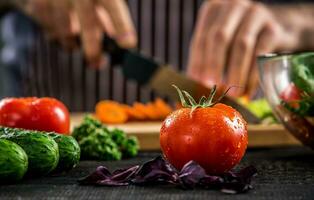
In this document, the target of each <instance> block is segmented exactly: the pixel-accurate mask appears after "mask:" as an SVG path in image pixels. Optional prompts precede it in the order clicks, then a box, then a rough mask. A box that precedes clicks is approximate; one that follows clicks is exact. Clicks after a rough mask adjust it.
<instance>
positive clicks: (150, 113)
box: [133, 102, 157, 120]
mask: <svg viewBox="0 0 314 200" xmlns="http://www.w3.org/2000/svg"><path fill="white" fill-rule="evenodd" d="M133 108H134V109H136V110H138V111H139V112H141V113H144V114H145V116H146V119H147V120H155V119H156V115H157V114H156V113H155V112H154V110H152V109H151V108H149V107H147V105H145V104H142V103H139V102H135V103H134V104H133Z"/></svg>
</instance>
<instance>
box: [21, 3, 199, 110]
mask: <svg viewBox="0 0 314 200" xmlns="http://www.w3.org/2000/svg"><path fill="white" fill-rule="evenodd" d="M201 2H202V1H201V0H129V1H128V4H129V7H130V11H131V14H132V18H133V21H134V23H135V26H136V29H137V33H138V38H139V43H138V50H139V51H140V52H142V53H143V54H146V55H149V56H153V57H155V59H157V60H159V61H160V62H164V63H170V64H171V66H172V67H173V68H175V69H178V70H184V69H185V67H186V63H187V56H188V49H189V48H188V47H189V42H190V38H191V35H192V30H193V26H194V22H195V19H196V15H197V10H198V8H199V6H200V4H201ZM35 38H36V41H35V45H34V48H33V49H32V50H31V51H30V52H29V53H28V58H27V59H26V60H27V62H26V63H25V65H27V66H25V69H27V73H26V75H25V76H24V80H23V92H24V95H25V96H53V97H56V98H58V99H60V100H61V101H63V102H64V103H65V104H66V105H67V106H68V107H69V108H70V110H71V111H91V110H93V108H94V105H95V103H96V102H97V101H99V100H100V99H113V100H116V101H119V102H124V103H128V104H131V103H133V102H134V101H142V102H146V101H149V100H151V99H153V98H154V97H155V95H156V94H154V93H153V92H152V91H151V90H150V89H149V88H145V87H139V86H138V85H137V84H136V83H135V82H130V81H126V80H125V79H124V78H123V76H122V74H121V70H120V69H119V68H112V67H111V66H107V67H106V68H105V69H103V70H100V71H96V70H93V69H88V68H87V67H86V65H85V63H84V59H83V56H82V52H81V51H80V50H76V51H72V52H66V51H65V50H62V49H61V48H60V47H59V46H58V45H57V44H54V43H51V42H48V41H47V40H45V39H44V37H43V36H42V35H40V34H38V35H36V37H35ZM139 73H140V72H139Z"/></svg>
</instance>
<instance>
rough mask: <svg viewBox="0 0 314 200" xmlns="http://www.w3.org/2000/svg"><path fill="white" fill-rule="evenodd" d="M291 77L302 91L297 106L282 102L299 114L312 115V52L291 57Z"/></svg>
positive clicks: (313, 107)
mask: <svg viewBox="0 0 314 200" xmlns="http://www.w3.org/2000/svg"><path fill="white" fill-rule="evenodd" d="M291 68H292V70H291V79H292V81H293V82H294V84H295V85H296V86H297V87H298V89H300V90H301V91H302V93H301V100H299V101H298V102H297V105H298V106H292V105H291V103H289V102H284V101H283V102H282V104H283V105H284V106H285V107H286V108H287V109H289V110H290V111H292V112H294V113H296V114H298V115H301V116H314V53H303V54H300V55H294V56H293V57H292V67H291Z"/></svg>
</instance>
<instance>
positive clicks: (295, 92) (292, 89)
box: [280, 83, 301, 102]
mask: <svg viewBox="0 0 314 200" xmlns="http://www.w3.org/2000/svg"><path fill="white" fill-rule="evenodd" d="M280 98H281V99H282V100H284V101H286V102H291V101H298V100H300V99H301V90H300V89H299V88H297V86H296V85H295V84H294V83H290V84H289V85H288V86H287V87H286V88H285V89H284V90H283V91H282V92H281V93H280Z"/></svg>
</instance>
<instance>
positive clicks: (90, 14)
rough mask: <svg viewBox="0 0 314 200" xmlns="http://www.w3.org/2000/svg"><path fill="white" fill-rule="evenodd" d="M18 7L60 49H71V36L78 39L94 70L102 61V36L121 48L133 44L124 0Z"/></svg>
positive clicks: (42, 0) (47, 0)
mask: <svg viewBox="0 0 314 200" xmlns="http://www.w3.org/2000/svg"><path fill="white" fill-rule="evenodd" d="M19 7H20V8H21V9H22V10H23V11H24V12H26V14H28V15H30V16H32V17H33V18H34V19H35V20H36V21H37V22H38V23H39V24H40V25H41V26H42V27H43V28H44V30H46V32H47V33H48V35H49V36H50V37H51V38H54V39H58V40H59V41H60V42H61V44H63V45H64V46H73V44H75V40H74V37H73V36H75V35H80V37H81V41H82V44H83V48H84V52H85V55H86V58H87V59H88V61H89V63H90V66H92V67H95V68H97V67H99V66H100V64H101V61H102V59H101V45H102V43H101V40H102V36H103V32H106V33H107V34H108V35H109V36H111V37H112V38H114V39H116V41H117V43H118V44H119V45H120V46H122V47H125V48H132V47H134V46H135V45H136V43H137V38H136V33H135V29H134V26H133V24H132V21H131V16H130V13H129V10H128V8H127V5H126V3H125V1H124V0H97V1H96V0H26V1H25V3H24V4H23V5H19Z"/></svg>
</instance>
